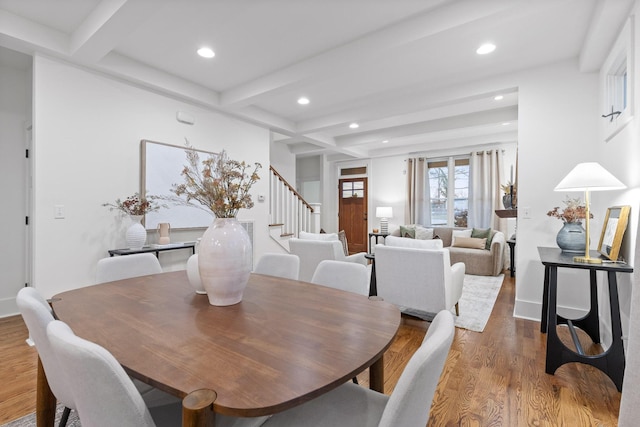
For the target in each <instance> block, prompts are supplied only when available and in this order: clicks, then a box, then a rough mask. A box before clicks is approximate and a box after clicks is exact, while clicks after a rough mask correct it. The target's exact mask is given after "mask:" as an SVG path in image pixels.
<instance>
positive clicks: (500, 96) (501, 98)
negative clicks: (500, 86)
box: [493, 95, 504, 101]
mask: <svg viewBox="0 0 640 427" xmlns="http://www.w3.org/2000/svg"><path fill="white" fill-rule="evenodd" d="M493 99H495V100H496V101H502V100H503V99H504V96H502V95H496V96H495V97H494V98H493Z"/></svg>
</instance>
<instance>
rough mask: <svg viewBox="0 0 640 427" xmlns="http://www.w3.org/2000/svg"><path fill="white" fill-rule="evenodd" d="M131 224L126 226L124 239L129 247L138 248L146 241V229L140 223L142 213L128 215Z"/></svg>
mask: <svg viewBox="0 0 640 427" xmlns="http://www.w3.org/2000/svg"><path fill="white" fill-rule="evenodd" d="M129 218H130V219H131V225H130V226H129V228H127V234H126V241H127V247H128V248H129V249H140V248H142V247H143V246H144V244H145V243H146V241H147V230H145V228H144V226H143V225H142V224H140V221H142V215H129Z"/></svg>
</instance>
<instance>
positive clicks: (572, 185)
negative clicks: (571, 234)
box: [553, 162, 627, 264]
mask: <svg viewBox="0 0 640 427" xmlns="http://www.w3.org/2000/svg"><path fill="white" fill-rule="evenodd" d="M623 188H627V186H626V185H624V184H623V183H622V182H620V180H618V178H616V177H615V176H613V175H611V173H610V172H609V171H607V170H606V169H605V168H603V167H602V166H601V165H600V164H599V163H597V162H587V163H579V164H578V165H576V167H574V168H573V169H572V170H571V172H569V173H568V174H567V176H565V177H564V178H563V179H562V181H560V183H559V184H558V185H557V186H556V188H554V189H553V191H584V203H585V231H586V233H585V234H586V239H587V241H586V246H585V249H584V256H576V257H574V258H573V261H574V262H585V263H591V264H599V263H601V262H602V260H601V259H600V258H591V257H590V256H589V216H590V213H589V192H590V191H606V190H620V189H623Z"/></svg>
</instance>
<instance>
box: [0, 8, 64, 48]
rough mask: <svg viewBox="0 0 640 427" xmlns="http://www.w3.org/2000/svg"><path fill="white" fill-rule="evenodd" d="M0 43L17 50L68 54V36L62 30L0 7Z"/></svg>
mask: <svg viewBox="0 0 640 427" xmlns="http://www.w3.org/2000/svg"><path fill="white" fill-rule="evenodd" d="M0 23H1V24H0V44H1V45H2V46H5V47H8V48H11V49H14V50H17V51H19V52H23V53H28V54H33V53H34V52H36V51H40V52H46V53H49V54H54V55H68V54H69V37H68V36H67V35H66V34H65V33H63V32H62V31H58V30H54V29H53V28H49V27H46V26H44V25H40V24H37V23H35V22H33V21H30V20H28V19H24V18H22V17H21V16H18V15H15V14H13V13H10V12H7V11H5V10H1V9H0Z"/></svg>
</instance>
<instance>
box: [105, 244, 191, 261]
mask: <svg viewBox="0 0 640 427" xmlns="http://www.w3.org/2000/svg"><path fill="white" fill-rule="evenodd" d="M177 249H191V253H192V254H195V253H196V242H184V243H170V244H168V245H149V246H143V247H142V248H139V249H109V256H114V255H133V254H144V253H147V252H155V254H156V258H157V257H158V254H159V253H160V252H164V251H175V250H177Z"/></svg>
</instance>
